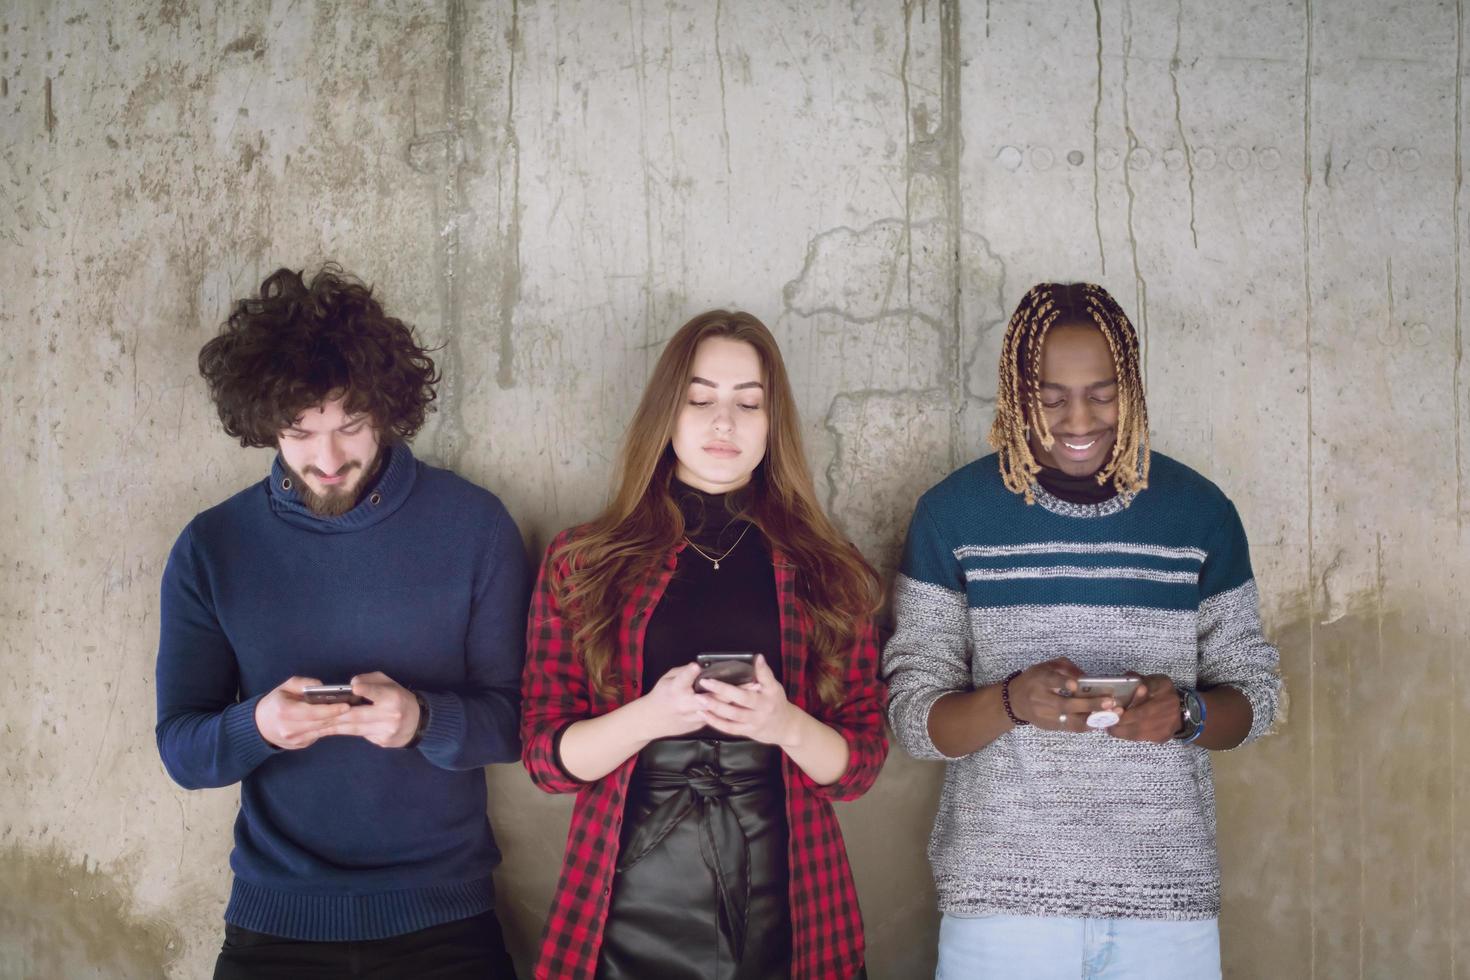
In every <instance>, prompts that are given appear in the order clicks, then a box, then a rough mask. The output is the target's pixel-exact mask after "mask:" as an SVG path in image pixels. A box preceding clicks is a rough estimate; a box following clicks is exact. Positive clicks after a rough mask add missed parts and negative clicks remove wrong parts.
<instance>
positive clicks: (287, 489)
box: [266, 443, 418, 534]
mask: <svg viewBox="0 0 1470 980" xmlns="http://www.w3.org/2000/svg"><path fill="white" fill-rule="evenodd" d="M383 452H385V453H387V455H388V458H387V460H386V461H385V462H384V463H383V468H382V470H381V471H380V472H379V473H378V477H377V479H376V480H374V481H373V483H372V485H371V486H369V487H368V490H367V492H366V493H364V494H363V495H362V499H361V500H359V501H358V502H357V506H356V507H353V508H352V509H351V510H349V511H348V512H347V513H345V514H342V515H340V516H338V517H319V516H318V515H316V514H314V513H312V511H311V508H309V507H307V506H306V504H305V503H303V502H302V500H301V498H300V497H299V496H297V494H296V488H295V487H294V486H292V483H293V482H294V481H292V480H289V479H288V478H289V477H290V475H291V474H290V473H289V472H288V471H287V469H286V464H285V463H284V462H282V460H281V457H280V454H279V453H277V454H276V459H275V462H274V463H272V464H271V475H270V479H269V480H267V481H266V492H267V494H268V495H269V497H270V504H271V510H272V511H273V512H274V513H275V514H276V516H277V517H279V518H281V519H282V520H284V521H285V522H286V523H288V524H291V525H294V526H296V527H299V528H303V529H305V530H308V531H319V532H321V533H323V534H345V533H350V532H352V531H361V530H362V529H363V528H367V527H372V526H373V525H374V524H377V523H378V522H379V521H382V520H386V519H387V518H388V517H389V516H390V515H391V514H392V513H393V512H394V511H396V510H397V509H398V508H399V507H402V506H403V502H404V501H405V500H407V499H408V495H409V493H411V492H412V491H413V484H414V480H415V478H416V477H417V476H418V463H417V461H416V460H415V459H414V458H413V453H412V452H411V451H409V448H408V446H407V445H406V444H404V443H396V444H394V445H392V446H384V447H383Z"/></svg>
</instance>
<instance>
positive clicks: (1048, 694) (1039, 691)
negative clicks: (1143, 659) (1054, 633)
mask: <svg viewBox="0 0 1470 980" xmlns="http://www.w3.org/2000/svg"><path fill="white" fill-rule="evenodd" d="M1081 676H1083V674H1082V668H1081V667H1078V666H1077V665H1076V664H1074V663H1072V661H1070V660H1068V659H1067V658H1066V657H1056V658H1054V659H1051V660H1047V661H1044V662H1042V663H1039V664H1035V665H1034V666H1031V667H1028V668H1026V669H1025V670H1024V671H1022V672H1021V674H1020V675H1019V676H1018V677H1017V678H1016V679H1015V680H1013V681H1011V710H1012V711H1013V712H1015V715H1016V717H1017V718H1020V719H1021V720H1022V721H1029V722H1030V723H1031V724H1033V725H1035V726H1036V727H1037V728H1041V729H1044V730H1047V731H1053V732H1078V733H1081V732H1087V731H1090V730H1091V729H1089V728H1088V727H1087V716H1088V715H1089V714H1091V713H1092V712H1094V711H1100V710H1103V709H1109V710H1112V711H1116V712H1117V713H1118V714H1119V715H1122V716H1123V717H1125V718H1126V717H1127V713H1125V712H1124V711H1123V709H1122V708H1119V707H1117V702H1116V701H1114V700H1113V699H1112V698H1111V697H1108V696H1106V695H1104V696H1099V697H1091V698H1084V697H1079V696H1078V695H1077V678H1079V677H1081ZM1059 692H1060V693H1059ZM1132 710H1133V709H1132V708H1131V707H1130V708H1129V711H1130V712H1131V711H1132ZM1119 724H1121V722H1120V723H1119Z"/></svg>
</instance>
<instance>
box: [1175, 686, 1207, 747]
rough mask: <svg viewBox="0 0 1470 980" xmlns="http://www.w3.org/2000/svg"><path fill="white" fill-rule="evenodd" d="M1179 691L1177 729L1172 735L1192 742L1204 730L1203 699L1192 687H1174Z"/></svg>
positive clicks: (1182, 740) (1183, 740)
mask: <svg viewBox="0 0 1470 980" xmlns="http://www.w3.org/2000/svg"><path fill="white" fill-rule="evenodd" d="M1175 690H1177V691H1178V692H1179V730H1178V731H1176V732H1175V733H1174V737H1175V738H1177V739H1178V740H1179V741H1181V742H1193V741H1194V740H1195V739H1197V738H1199V737H1200V736H1201V735H1203V734H1204V731H1205V699H1204V698H1202V697H1200V696H1199V692H1198V691H1196V690H1195V689H1194V688H1192V687H1178V688H1175Z"/></svg>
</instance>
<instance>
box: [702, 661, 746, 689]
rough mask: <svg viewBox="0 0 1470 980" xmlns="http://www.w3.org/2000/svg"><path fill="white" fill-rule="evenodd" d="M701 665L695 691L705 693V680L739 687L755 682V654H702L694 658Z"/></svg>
mask: <svg viewBox="0 0 1470 980" xmlns="http://www.w3.org/2000/svg"><path fill="white" fill-rule="evenodd" d="M694 662H695V663H697V664H699V676H698V677H696V678H695V679H694V689H695V690H696V691H699V692H700V693H704V690H705V688H704V685H703V684H702V683H701V682H702V681H705V680H707V679H708V680H717V681H724V682H725V683H726V684H732V685H734V686H736V687H739V686H740V685H742V684H751V683H754V682H755V654H753V653H701V654H699V655H698V656H697V657H695V658H694Z"/></svg>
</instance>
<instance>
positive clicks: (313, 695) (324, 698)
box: [301, 684, 372, 705]
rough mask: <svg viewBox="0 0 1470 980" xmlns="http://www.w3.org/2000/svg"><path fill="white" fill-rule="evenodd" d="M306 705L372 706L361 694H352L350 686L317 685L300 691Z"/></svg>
mask: <svg viewBox="0 0 1470 980" xmlns="http://www.w3.org/2000/svg"><path fill="white" fill-rule="evenodd" d="M301 696H302V698H304V699H305V700H306V703H307V704H352V705H358V704H372V702H371V701H369V700H368V699H367V698H365V697H363V696H362V695H361V694H353V693H352V685H351V684H318V685H313V686H309V687H303V688H302V689H301Z"/></svg>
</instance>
